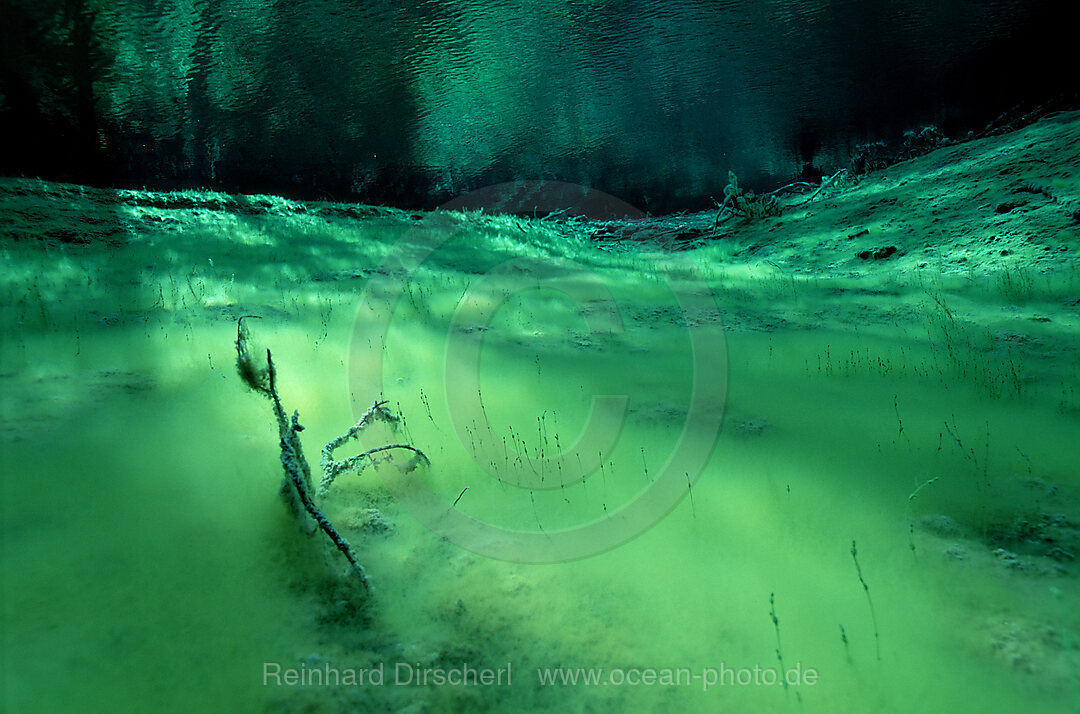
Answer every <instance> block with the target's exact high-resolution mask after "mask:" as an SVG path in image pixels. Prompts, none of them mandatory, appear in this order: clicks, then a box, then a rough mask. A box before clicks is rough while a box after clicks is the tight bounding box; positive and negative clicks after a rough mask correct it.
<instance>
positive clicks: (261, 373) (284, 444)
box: [236, 315, 371, 591]
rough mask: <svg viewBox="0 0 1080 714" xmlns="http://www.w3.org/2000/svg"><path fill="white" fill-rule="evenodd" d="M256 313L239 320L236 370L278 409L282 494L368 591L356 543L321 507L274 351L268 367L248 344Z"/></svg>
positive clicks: (297, 423) (299, 428) (302, 521)
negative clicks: (282, 392) (281, 392)
mask: <svg viewBox="0 0 1080 714" xmlns="http://www.w3.org/2000/svg"><path fill="white" fill-rule="evenodd" d="M249 317H257V316H256V315H245V316H243V317H241V318H240V319H239V320H237V323H236V369H237V371H238V372H239V373H240V377H241V379H243V380H244V383H245V384H247V385H248V386H249V387H251V388H252V389H253V390H255V391H257V392H259V393H260V394H262V395H263V396H265V397H267V398H268V399H269V400H270V402H271V404H272V405H273V409H274V418H275V420H276V421H277V426H278V437H279V442H280V447H281V466H282V468H284V470H285V481H284V483H283V484H282V495H283V496H285V499H286V501H287V502H288V503H289V505H290V507H291V508H292V510H293V513H294V514H295V515H296V516H297V518H298V519H300V521H301V524H302V525H303V526H304V527H305V530H307V531H308V532H309V533H310V532H313V531H314V529H315V526H316V525H317V526H318V527H319V528H320V529H322V531H323V533H325V534H326V536H327V537H328V538H329V539H330V541H331V542H332V543H333V544H334V546H335V547H336V548H337V549H338V550H339V551H341V554H342V555H344V556H345V559H346V560H348V561H349V565H351V566H352V568H353V571H354V572H355V574H356V577H357V579H358V580H359V581H360V585H361V586H362V587H363V588H364V590H365V591H369V590H370V589H371V585H370V583H369V582H368V577H367V572H366V571H365V570H364V566H362V565H361V564H360V561H359V559H358V558H357V557H356V553H354V552H353V549H352V546H350V545H349V542H348V541H347V540H345V537H344V536H342V535H341V533H339V532H338V530H337V529H336V528H334V525H333V524H332V523H331V522H330V519H328V518H327V517H326V516H325V515H324V514H323V512H322V511H321V510H319V507H318V506H317V505H316V503H315V498H314V496H313V490H314V489H313V488H312V483H311V469H310V468H309V467H308V463H307V459H305V458H304V449H303V447H302V445H301V444H300V432H301V431H303V430H304V427H302V426H301V425H300V415H299V413H298V412H295V411H294V412H293V413H292V417H291V418H289V417H287V416H286V413H285V408H284V407H283V406H282V404H281V398H280V397H279V396H278V392H277V383H276V382H277V372H276V370H275V369H274V360H273V358H272V356H271V354H270V350H266V366H265V367H261V366H257V365H256V364H255V360H254V358H253V357H252V356H251V350H250V348H249V346H248V341H249V334H248V331H247V328H246V327H245V325H244V320H245V319H246V318H249Z"/></svg>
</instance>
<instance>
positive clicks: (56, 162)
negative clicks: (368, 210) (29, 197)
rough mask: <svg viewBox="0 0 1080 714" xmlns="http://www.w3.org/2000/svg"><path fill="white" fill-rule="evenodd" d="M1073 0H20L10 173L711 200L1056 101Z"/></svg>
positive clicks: (427, 196)
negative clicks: (919, 133) (867, 145)
mask: <svg viewBox="0 0 1080 714" xmlns="http://www.w3.org/2000/svg"><path fill="white" fill-rule="evenodd" d="M1056 7H1057V5H1056V4H1055V3H1053V2H1020V1H1018V0H989V1H986V2H970V1H964V0H943V1H933V0H901V1H899V2H881V1H873V0H833V1H829V0H818V1H808V0H771V1H764V2H762V1H757V2H750V1H731V0H728V1H717V2H700V1H699V2H663V1H657V0H651V1H639V2H604V1H602V0H600V1H587V0H577V1H574V2H544V3H540V2H505V3H504V2H498V3H494V2H487V1H482V0H476V1H471V2H465V1H461V0H454V1H441V2H440V1H428V2H417V1H414V2H398V3H392V2H365V3H353V2H346V1H345V0H299V1H296V2H270V1H259V0H254V1H252V0H222V1H220V2H206V1H205V0H195V1H194V2H184V3H179V2H176V3H173V2H157V1H152V0H120V1H119V2H109V3H101V4H100V7H98V5H96V4H94V3H93V2H90V1H89V0H52V1H51V2H45V3H41V2H30V1H29V0H23V1H22V2H21V3H14V4H12V3H10V2H9V3H7V4H6V5H5V9H4V14H5V15H7V19H8V20H9V22H8V23H7V29H6V30H3V31H0V33H2V34H3V37H2V39H4V40H6V42H5V46H6V49H5V50H4V54H3V74H2V77H0V79H2V81H3V85H2V86H0V88H2V91H3V94H4V100H3V101H4V104H3V105H2V106H3V108H4V112H3V123H4V126H3V127H2V128H3V129H4V130H5V134H6V135H7V136H8V137H11V136H12V132H14V136H16V137H21V138H16V139H15V140H14V141H12V145H11V146H10V147H9V148H10V151H9V152H8V158H7V160H6V161H4V164H6V165H3V164H0V168H2V169H4V170H5V171H7V172H8V173H29V174H51V175H56V174H60V175H65V174H66V175H69V176H71V177H73V178H80V177H81V178H84V179H86V178H90V179H96V180H98V181H105V182H113V183H128V184H131V183H134V184H148V185H197V186H207V185H209V186H215V187H221V188H227V189H237V190H247V191H259V190H268V191H279V192H285V193H291V194H294V195H297V194H299V195H308V196H318V195H326V196H333V197H337V198H364V199H367V200H379V201H385V202H390V203H397V204H401V205H421V204H427V205H431V204H433V203H437V202H439V201H443V200H446V199H448V198H451V197H452V196H454V195H457V194H459V193H461V192H463V191H468V190H471V189H476V188H479V187H481V186H484V185H485V184H489V183H493V182H499V181H505V180H509V179H515V178H525V179H538V178H549V179H558V180H560V181H568V182H577V183H582V184H586V185H589V186H592V187H594V188H597V189H600V190H604V191H608V192H611V193H614V194H616V195H619V196H620V197H622V198H625V199H626V200H629V201H631V202H633V203H635V205H638V206H640V207H641V208H642V209H645V210H652V211H654V212H658V211H664V210H670V209H672V208H683V207H693V206H697V207H704V206H706V205H708V199H707V197H708V196H709V195H710V194H711V195H720V194H721V192H722V190H723V185H724V184H725V183H726V182H727V179H726V176H727V171H728V169H734V170H736V171H737V172H738V173H739V175H740V177H743V178H744V182H749V183H751V184H755V183H756V184H758V185H768V184H770V183H775V182H777V181H780V180H783V179H786V178H789V177H791V176H793V175H795V174H797V173H798V172H799V171H800V169H801V168H802V167H803V165H804V164H805V163H807V162H812V163H813V164H814V165H815V166H817V168H818V169H820V170H829V169H830V168H831V167H834V166H836V165H840V164H843V163H845V162H846V160H847V152H848V150H849V147H850V145H851V144H852V143H854V142H857V141H863V140H867V139H871V138H886V139H895V138H896V137H897V136H898V135H899V133H900V132H902V131H903V130H905V129H908V128H913V127H917V126H919V125H921V124H925V123H936V124H938V125H939V126H941V127H942V128H943V129H944V130H945V131H946V133H947V134H952V135H954V136H955V135H957V134H960V133H963V132H966V131H967V130H968V129H972V128H981V126H982V125H983V124H985V122H986V121H987V120H988V119H989V118H992V117H993V116H994V115H996V114H997V113H999V112H1001V111H1003V110H1005V109H1008V108H1009V107H1010V106H1012V105H1013V104H1015V103H1017V102H1019V101H1022V100H1038V99H1041V98H1044V97H1046V96H1049V95H1051V94H1053V93H1054V92H1055V91H1058V89H1059V87H1058V86H1057V85H1059V84H1060V83H1061V77H1063V76H1065V69H1064V68H1063V66H1060V65H1058V64H1056V63H1058V62H1059V61H1060V60H1061V59H1062V58H1064V57H1065V55H1066V52H1067V48H1066V46H1065V45H1064V44H1063V43H1061V42H1060V40H1061V38H1062V37H1064V34H1065V32H1066V30H1065V29H1064V21H1063V19H1062V18H1060V17H1057V16H1056V14H1055V13H1056V10H1055V8H1056ZM95 8H96V9H95ZM1055 27H1056V28H1059V29H1057V30H1054V29H1053V28H1055ZM1070 81H1072V83H1073V86H1074V87H1075V80H1070ZM27 134H32V135H33V136H32V137H30V138H29V139H28V138H27ZM9 141H11V139H10V138H9ZM95 171H96V172H97V174H98V175H97V176H96V177H95V176H89V177H87V176H86V174H88V173H90V174H93V173H94V172H95Z"/></svg>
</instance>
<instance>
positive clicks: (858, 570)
mask: <svg viewBox="0 0 1080 714" xmlns="http://www.w3.org/2000/svg"><path fill="white" fill-rule="evenodd" d="M851 559H852V560H854V561H855V572H856V573H858V575H859V582H860V583H862V586H863V592H865V593H866V602H867V604H869V605H870V621H871V622H872V623H873V625H874V650H875V652H876V653H877V659H878V662H880V661H881V636H880V635H879V634H878V626H877V614H875V613H874V600H873V598H871V597H870V586H869V585H867V584H866V580H865V579H863V575H862V568H861V567H859V557H858V555H857V551H856V550H855V541H854V540H852V541H851Z"/></svg>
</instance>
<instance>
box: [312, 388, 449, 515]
mask: <svg viewBox="0 0 1080 714" xmlns="http://www.w3.org/2000/svg"><path fill="white" fill-rule="evenodd" d="M376 421H384V422H386V423H387V424H389V425H390V427H391V428H393V427H396V426H397V424H398V422H400V421H401V419H400V417H398V416H396V415H395V414H393V413H392V412H391V411H390V410H389V409H387V408H386V402H385V401H376V402H375V403H374V404H372V405H371V406H370V407H368V408H367V411H365V412H364V413H363V414H362V415H361V416H360V419H359V420H358V421H357V422H356V423H355V424H353V425H352V426H351V427H350V428H349V430H348V431H346V432H345V433H344V434H342V435H341V436H339V437H337V438H335V439H332V440H331V441H330V442H329V443H328V444H327V445H326V446H324V447H323V450H322V462H321V463H322V472H323V475H322V479H321V480H320V481H319V497H320V498H324V497H325V496H326V494H327V493H329V491H330V485H331V484H332V483H334V479H336V478H337V477H338V476H339V475H341V474H342V473H344V472H346V471H348V470H349V469H352V468H356V470H357V473H360V472H361V471H363V470H364V468H365V467H366V466H368V465H369V464H374V463H378V459H377V457H376V454H380V453H385V452H388V451H391V450H393V449H405V450H407V451H412V452H413V457H412V458H411V459H409V462H408V463H407V464H406V465H405V466H404V467H403V470H404V471H405V472H406V473H408V472H410V471H412V470H413V469H415V468H416V467H417V466H418V465H421V464H423V465H427V464H430V463H431V461H430V460H429V459H428V457H427V455H425V454H424V452H423V451H420V449H417V448H416V447H414V446H410V445H409V444H389V445H386V446H378V447H376V448H374V449H368V450H367V451H365V452H363V453H362V454H357V455H355V456H350V457H348V458H347V459H342V460H341V461H335V460H334V450H335V449H337V448H339V447H340V446H342V445H343V444H345V442H347V441H348V440H349V439H356V438H359V436H360V432H361V431H363V430H364V428H365V427H366V426H368V425H369V424H372V423H373V422H376Z"/></svg>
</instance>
